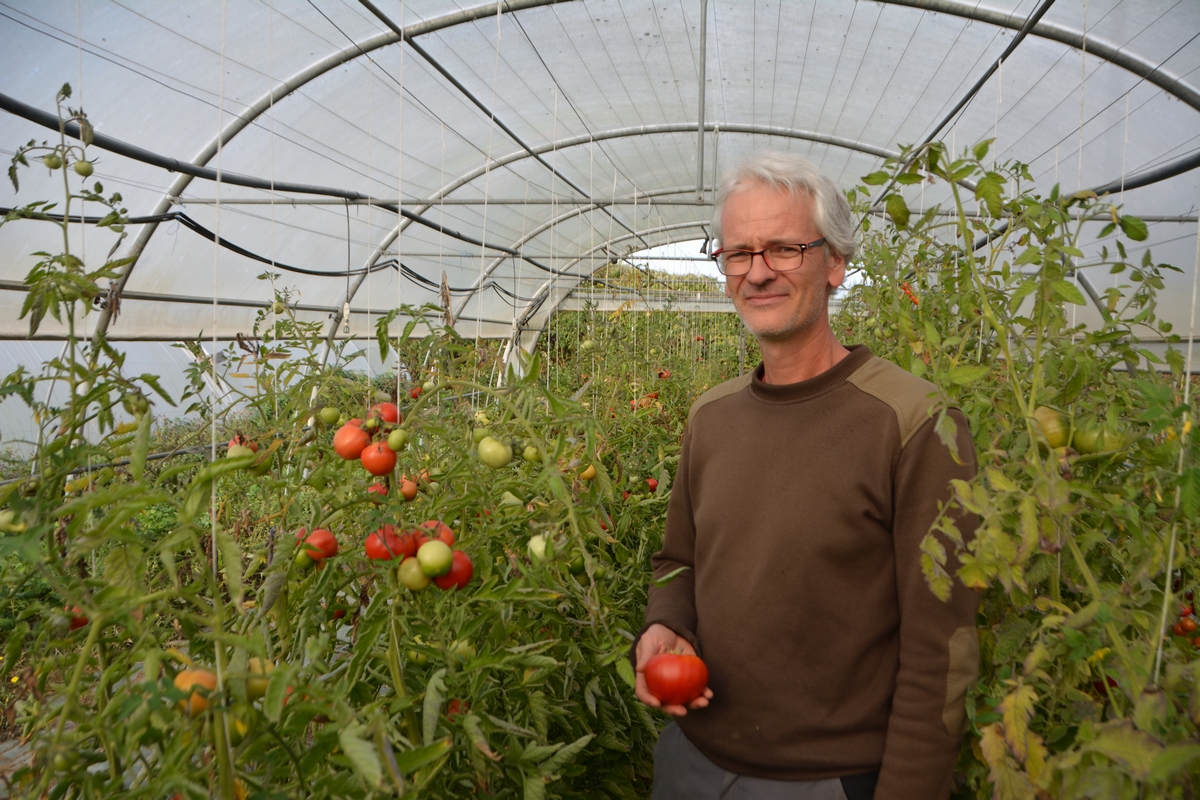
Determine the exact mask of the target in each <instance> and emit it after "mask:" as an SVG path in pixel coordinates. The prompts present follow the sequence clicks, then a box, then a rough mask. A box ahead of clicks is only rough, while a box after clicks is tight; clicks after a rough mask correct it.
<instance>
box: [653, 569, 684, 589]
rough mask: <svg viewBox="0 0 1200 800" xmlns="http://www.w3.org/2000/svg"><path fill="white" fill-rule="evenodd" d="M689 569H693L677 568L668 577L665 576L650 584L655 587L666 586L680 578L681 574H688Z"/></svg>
mask: <svg viewBox="0 0 1200 800" xmlns="http://www.w3.org/2000/svg"><path fill="white" fill-rule="evenodd" d="M689 569H691V567H676V568H675V569H673V570H671V571H670V572H668V573H667V574H666V575H663V576H662V577H661V578H655V579H654V580H652V581H650V582H651V583H653V584H654V585H655V586H666V585H667V584H668V583H670V582H671V581H673V580H675V579H676V578H678V577H679V575H680V573H683V572H687V571H688V570H689Z"/></svg>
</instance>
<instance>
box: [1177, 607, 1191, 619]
mask: <svg viewBox="0 0 1200 800" xmlns="http://www.w3.org/2000/svg"><path fill="white" fill-rule="evenodd" d="M1191 615H1192V607H1191V606H1190V605H1182V606H1180V607H1179V616H1181V617H1190V616H1191Z"/></svg>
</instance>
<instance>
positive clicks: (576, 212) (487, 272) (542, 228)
mask: <svg viewBox="0 0 1200 800" xmlns="http://www.w3.org/2000/svg"><path fill="white" fill-rule="evenodd" d="M690 190H691V187H690V186H683V187H674V188H671V189H659V190H657V191H654V192H649V193H647V194H644V195H643V194H639V195H638V197H640V198H643V199H649V198H651V197H661V196H663V195H672V194H679V193H681V192H686V191H690ZM629 196H631V195H625V196H624V197H622V198H619V199H622V200H623V199H625V197H629ZM611 202H612V201H609V203H591V204H589V205H586V206H575V207H573V208H572V209H570V210H569V211H565V212H563V213H562V214H560V215H558V216H557V217H554V218H552V219H549V220H546V221H545V222H543V223H542V224H541V225H538V226H537V227H536V228H534V229H533V230H531V231H529V232H528V233H526V234H525V235H524V236H522V237H521V238H520V239H517V240H516V241H515V242H513V243H512V244H511V245H510V246H511V247H512V248H513V249H514V250H518V249H520V248H521V247H524V246H525V245H526V244H528V243H529V242H531V241H532V240H533V239H535V238H536V237H538V236H540V235H541V234H543V233H545V232H546V231H547V230H549V229H550V228H553V227H554V226H555V225H558V224H559V223H561V222H565V221H566V220H568V219H570V218H572V217H575V216H582V215H583V214H586V213H587V212H589V211H594V210H596V209H598V208H601V207H603V206H607V205H610V204H611ZM623 238H628V237H623ZM507 260H508V258H507V257H506V256H500V257H498V258H496V259H494V260H493V261H492V263H491V264H488V266H487V268H486V269H484V271H483V272H482V273H481V274H480V275H479V277H477V278H476V279H475V283H474V284H472V286H471V289H472V291H473V292H474V293H475V294H477V293H478V292H479V290H480V288H481V287H482V286H483V284H484V282H485V281H486V280H487V279H488V278H490V277H491V276H492V273H494V272H495V271H496V270H497V269H499V268H500V265H501V264H503V263H504V262H505V261H507ZM575 263H578V262H577V261H576V262H575ZM559 271H560V272H565V271H566V268H562V269H560V270H559ZM559 277H570V276H562V275H560V276H559ZM475 294H472V295H470V296H468V297H467V299H466V300H465V301H463V304H462V306H461V307H460V308H459V310H458V312H457V313H451V315H450V323H451V324H454V322H456V321H457V320H458V318H459V317H460V316H462V313H463V311H465V310H466V307H467V303H469V302H470V300H471V298H472V297H474V296H475ZM452 312H453V310H452Z"/></svg>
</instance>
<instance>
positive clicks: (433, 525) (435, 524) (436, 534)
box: [417, 519, 455, 547]
mask: <svg viewBox="0 0 1200 800" xmlns="http://www.w3.org/2000/svg"><path fill="white" fill-rule="evenodd" d="M421 528H422V529H423V530H418V531H417V547H420V546H421V545H423V544H425V543H426V542H428V541H430V540H432V539H441V540H442V541H443V542H445V543H446V544H447V545H448V546H450V547H453V546H454V541H455V539H454V531H452V530H450V526H449V525H447V524H446V523H444V522H442V521H441V520H440V519H431V520H426V521H425V522H422V523H421ZM425 531H429V532H430V533H425Z"/></svg>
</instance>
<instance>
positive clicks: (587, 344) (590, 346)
mask: <svg viewBox="0 0 1200 800" xmlns="http://www.w3.org/2000/svg"><path fill="white" fill-rule="evenodd" d="M579 349H580V350H581V351H583V352H585V353H590V352H592V351H593V350H595V349H596V343H595V342H593V341H592V340H591V339H584V340H583V344H581V345H579Z"/></svg>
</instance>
